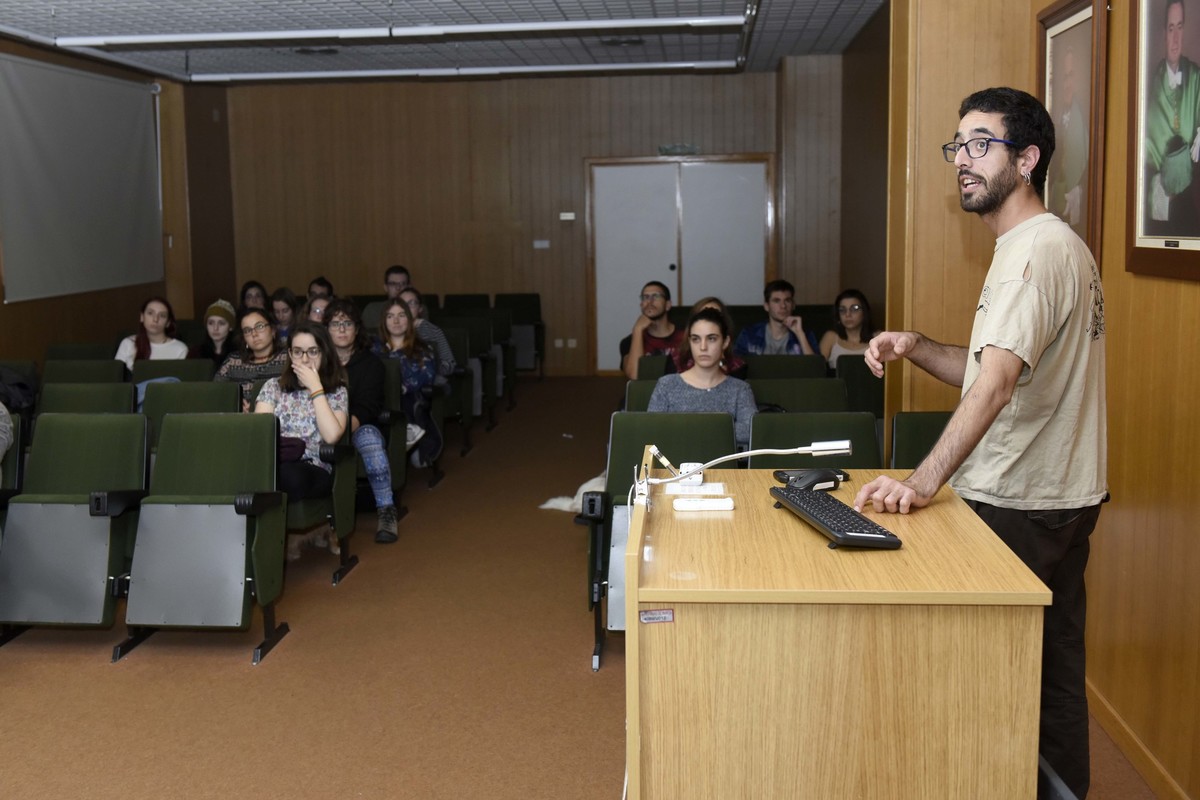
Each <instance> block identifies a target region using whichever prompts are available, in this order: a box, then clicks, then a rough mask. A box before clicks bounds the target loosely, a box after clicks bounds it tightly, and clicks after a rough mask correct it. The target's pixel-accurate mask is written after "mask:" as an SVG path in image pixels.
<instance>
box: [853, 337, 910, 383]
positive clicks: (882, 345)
mask: <svg viewBox="0 0 1200 800" xmlns="http://www.w3.org/2000/svg"><path fill="white" fill-rule="evenodd" d="M920 341H921V339H920V334H919V333H914V332H913V331H884V332H883V333H881V334H879V335H878V336H876V337H875V338H874V339H872V340H871V341H870V342H869V343H868V344H867V351H866V353H864V354H863V355H864V358H865V359H866V362H867V366H868V367H870V369H871V372H872V373H874V375H875V377H876V378H882V377H883V365H884V364H886V363H887V362H888V361H896V360H899V359H901V358H905V357H906V356H911V355H912V353H913V351H914V350H916V348H917V345H918V344H919V343H920Z"/></svg>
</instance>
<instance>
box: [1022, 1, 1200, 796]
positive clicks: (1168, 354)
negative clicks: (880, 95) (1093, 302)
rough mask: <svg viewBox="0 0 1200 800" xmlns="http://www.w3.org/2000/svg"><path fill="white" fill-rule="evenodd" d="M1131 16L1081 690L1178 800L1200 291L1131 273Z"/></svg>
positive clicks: (1122, 26)
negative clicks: (1100, 473)
mask: <svg viewBox="0 0 1200 800" xmlns="http://www.w3.org/2000/svg"><path fill="white" fill-rule="evenodd" d="M1131 7H1133V8H1136V4H1120V5H1116V4H1114V6H1113V10H1112V11H1111V12H1110V14H1109V21H1108V25H1109V30H1108V33H1109V43H1108V62H1107V80H1106V83H1107V86H1108V93H1107V110H1106V114H1107V124H1106V136H1105V154H1104V165H1105V169H1104V203H1103V215H1104V216H1103V244H1102V247H1101V253H1102V263H1101V270H1102V275H1103V280H1104V290H1105V291H1104V295H1105V316H1106V324H1107V330H1108V341H1107V347H1108V426H1109V427H1108V452H1109V472H1108V476H1109V488H1110V491H1111V493H1112V498H1113V499H1112V502H1111V503H1109V504H1108V505H1107V506H1105V508H1104V511H1103V513H1102V514H1101V515H1100V523H1099V526H1098V528H1097V530H1096V533H1095V534H1093V536H1092V556H1091V561H1090V562H1089V565H1088V576H1087V580H1088V629H1087V637H1088V639H1087V641H1088V680H1089V683H1090V687H1091V689H1092V690H1093V703H1092V709H1093V713H1094V714H1095V715H1096V716H1097V718H1098V719H1099V720H1100V721H1101V723H1102V724H1103V725H1104V727H1105V728H1106V729H1107V730H1108V731H1109V733H1110V734H1112V736H1113V738H1114V739H1115V740H1116V741H1117V742H1118V744H1120V745H1121V747H1122V749H1123V750H1124V751H1125V753H1126V754H1127V755H1128V756H1129V757H1130V759H1131V760H1132V761H1133V763H1134V764H1135V766H1137V768H1138V769H1139V771H1140V772H1141V773H1142V774H1143V776H1145V777H1146V780H1147V782H1148V783H1149V784H1150V786H1151V788H1153V789H1154V791H1155V793H1156V794H1157V795H1158V796H1159V797H1161V798H1181V799H1182V798H1185V797H1200V683H1198V682H1197V680H1196V676H1197V674H1200V637H1198V636H1197V631H1200V581H1197V580H1196V575H1197V574H1200V540H1198V539H1197V537H1196V520H1195V515H1194V506H1195V503H1194V502H1192V499H1191V497H1192V494H1193V493H1194V487H1195V485H1196V480H1197V477H1198V474H1200V468H1198V467H1197V463H1198V461H1197V458H1196V448H1197V444H1198V443H1200V421H1198V419H1197V416H1196V411H1195V403H1194V402H1193V400H1192V398H1194V397H1197V396H1200V376H1198V375H1197V372H1196V370H1195V368H1194V366H1193V355H1194V352H1195V347H1194V346H1193V345H1192V344H1191V342H1192V341H1193V335H1192V328H1193V327H1194V325H1193V324H1192V321H1193V320H1195V319H1197V317H1200V284H1197V283H1191V282H1184V281H1175V280H1167V279H1162V278H1148V277H1143V276H1140V275H1134V274H1133V273H1130V272H1126V271H1125V259H1126V253H1127V247H1128V242H1127V241H1126V235H1125V234H1126V231H1125V220H1126V219H1127V216H1128V215H1129V214H1132V213H1133V208H1132V206H1131V204H1130V203H1129V199H1130V198H1131V197H1132V196H1133V192H1134V188H1133V187H1131V186H1128V185H1127V180H1128V173H1127V166H1128V159H1130V158H1133V157H1134V154H1133V153H1131V152H1129V149H1128V135H1129V130H1128V125H1129V119H1130V116H1131V115H1132V114H1133V106H1132V98H1131V97H1130V93H1129V68H1130V62H1129V58H1130V55H1129V47H1128V42H1129V35H1130V19H1131V14H1132V11H1131ZM1039 10H1040V8H1039V3H1038V2H1037V0H1034V2H1033V7H1032V15H1033V17H1036V14H1037V12H1038V11H1039Z"/></svg>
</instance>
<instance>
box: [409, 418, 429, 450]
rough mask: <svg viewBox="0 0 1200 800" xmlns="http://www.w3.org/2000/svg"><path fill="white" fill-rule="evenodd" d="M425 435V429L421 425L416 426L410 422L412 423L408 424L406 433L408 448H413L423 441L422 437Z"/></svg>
mask: <svg viewBox="0 0 1200 800" xmlns="http://www.w3.org/2000/svg"><path fill="white" fill-rule="evenodd" d="M424 435H425V429H424V428H422V427H421V426H420V425H414V424H412V423H411V422H410V423H408V430H407V431H406V436H405V442H406V443H407V445H408V447H409V448H411V447H412V446H413V445H414V444H416V443H417V442H419V441H421V437H422V436H424Z"/></svg>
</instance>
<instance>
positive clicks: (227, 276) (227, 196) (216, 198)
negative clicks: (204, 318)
mask: <svg viewBox="0 0 1200 800" xmlns="http://www.w3.org/2000/svg"><path fill="white" fill-rule="evenodd" d="M184 108H185V110H186V114H187V167H188V169H187V186H188V201H189V203H188V206H187V208H188V212H189V220H190V230H191V244H192V248H191V253H192V270H191V273H192V274H191V284H190V286H191V290H192V291H191V294H192V314H191V316H194V317H199V316H201V315H203V314H204V311H205V309H207V308H208V306H209V304H211V303H212V301H213V300H215V299H217V298H218V297H221V298H224V299H226V300H228V301H230V302H231V303H233V304H234V305H237V291H238V289H239V288H240V284H238V283H237V275H236V273H235V270H234V249H233V194H232V191H231V190H230V184H229V181H230V172H229V113H228V109H227V108H226V106H225V87H223V86H199V85H194V86H188V87H187V92H186V95H185V97H184ZM177 311H179V310H178V309H177ZM179 313H183V312H182V311H180V312H179Z"/></svg>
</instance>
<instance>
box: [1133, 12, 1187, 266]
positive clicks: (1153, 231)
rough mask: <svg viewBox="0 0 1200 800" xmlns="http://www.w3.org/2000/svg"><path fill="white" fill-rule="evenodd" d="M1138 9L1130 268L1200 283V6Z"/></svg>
mask: <svg viewBox="0 0 1200 800" xmlns="http://www.w3.org/2000/svg"><path fill="white" fill-rule="evenodd" d="M1189 4H1194V5H1195V7H1194V8H1192V9H1188V8H1187V7H1186V6H1187V5H1189ZM1133 6H1134V18H1133V20H1132V24H1131V25H1130V29H1131V47H1130V53H1131V56H1132V57H1131V59H1130V92H1129V97H1130V104H1131V105H1130V107H1131V109H1132V110H1133V113H1132V114H1131V115H1130V116H1131V124H1130V133H1129V153H1130V159H1129V186H1130V189H1131V192H1132V193H1133V197H1132V198H1131V199H1132V201H1133V202H1132V203H1131V204H1130V205H1131V213H1130V216H1129V220H1128V226H1129V242H1130V248H1129V258H1128V260H1127V262H1126V264H1127V269H1128V270H1129V271H1131V272H1140V273H1145V274H1150V275H1159V276H1163V277H1171V278H1186V279H1189V280H1200V166H1198V164H1200V66H1198V62H1200V17H1197V16H1196V15H1197V14H1200V2H1198V0H1136V2H1134V4H1133ZM1185 15H1186V16H1187V17H1188V18H1191V19H1192V20H1193V21H1192V22H1191V24H1190V25H1184V18H1185Z"/></svg>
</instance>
